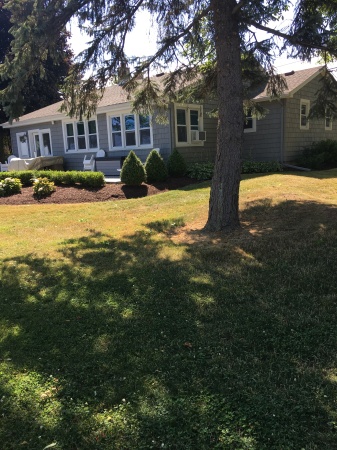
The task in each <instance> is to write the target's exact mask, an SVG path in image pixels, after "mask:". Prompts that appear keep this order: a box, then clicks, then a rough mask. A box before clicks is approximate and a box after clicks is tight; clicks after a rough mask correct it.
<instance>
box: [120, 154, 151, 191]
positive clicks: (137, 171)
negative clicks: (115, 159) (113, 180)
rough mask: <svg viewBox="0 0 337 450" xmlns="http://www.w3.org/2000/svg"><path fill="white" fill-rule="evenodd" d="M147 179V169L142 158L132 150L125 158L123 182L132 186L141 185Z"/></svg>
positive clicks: (122, 174) (122, 172)
mask: <svg viewBox="0 0 337 450" xmlns="http://www.w3.org/2000/svg"><path fill="white" fill-rule="evenodd" d="M144 181H146V171H145V167H144V166H143V164H142V162H141V160H140V159H139V158H138V156H137V155H136V154H135V152H134V151H133V150H131V151H130V152H129V154H128V156H127V157H126V158H125V161H124V163H123V167H122V170H121V182H122V183H124V184H128V185H130V186H139V185H140V184H142V183H143V182H144Z"/></svg>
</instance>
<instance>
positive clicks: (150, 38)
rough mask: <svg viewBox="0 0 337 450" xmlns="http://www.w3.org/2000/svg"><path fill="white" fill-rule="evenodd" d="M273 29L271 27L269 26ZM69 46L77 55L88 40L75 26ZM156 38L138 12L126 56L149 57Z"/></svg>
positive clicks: (289, 62)
mask: <svg viewBox="0 0 337 450" xmlns="http://www.w3.org/2000/svg"><path fill="white" fill-rule="evenodd" d="M291 14H292V11H289V12H288V13H287V14H286V15H285V16H284V20H283V21H282V22H281V23H278V24H277V28H278V29H280V28H281V27H282V28H285V27H286V26H287V25H288V24H289V21H290V17H291ZM271 27H273V25H271ZM70 31H71V33H72V38H71V46H72V48H73V50H74V52H75V54H78V53H79V52H80V51H82V50H83V49H84V48H85V47H86V42H87V41H88V40H89V38H88V37H87V36H85V35H83V34H81V32H80V31H79V29H78V27H77V26H76V25H74V24H73V25H72V27H71V30H70ZM257 35H258V38H259V39H263V37H264V36H265V34H264V33H263V32H260V31H258V32H257ZM156 38H157V30H156V26H155V24H153V23H152V22H151V15H150V14H149V13H148V12H147V11H140V12H139V13H138V16H137V20H136V26H135V28H134V29H133V31H132V32H131V33H130V34H129V35H128V36H127V39H126V46H125V50H126V54H127V55H128V56H130V57H131V56H140V57H141V56H150V55H152V54H154V53H155V51H156ZM317 64H318V61H317V60H313V61H311V62H302V61H299V60H294V59H290V58H287V57H285V56H282V57H279V58H277V59H276V60H275V67H276V68H277V70H278V72H279V73H285V72H289V71H291V70H301V69H307V68H308V67H312V66H313V65H317Z"/></svg>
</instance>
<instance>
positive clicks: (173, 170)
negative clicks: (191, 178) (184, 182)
mask: <svg viewBox="0 0 337 450" xmlns="http://www.w3.org/2000/svg"><path fill="white" fill-rule="evenodd" d="M167 169H168V173H169V175H170V176H171V177H183V176H184V175H186V172H187V165H186V162H185V159H184V158H183V156H182V155H181V154H180V153H179V152H178V150H177V149H176V148H175V149H174V150H173V152H172V153H171V155H170V157H169V159H168V162H167Z"/></svg>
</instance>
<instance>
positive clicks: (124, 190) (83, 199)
mask: <svg viewBox="0 0 337 450" xmlns="http://www.w3.org/2000/svg"><path fill="white" fill-rule="evenodd" d="M196 182H197V181H196V180H193V179H191V178H187V177H183V178H170V179H169V180H167V181H165V182H160V183H155V184H153V185H151V184H142V185H141V186H126V185H123V184H120V183H108V184H106V185H105V186H104V187H103V188H101V189H83V188H81V187H70V186H55V192H53V193H52V194H51V195H50V196H49V197H46V198H43V199H40V200H38V199H37V198H35V197H34V196H33V188H32V187H24V188H22V192H21V194H15V195H11V196H10V197H0V205H29V204H35V203H56V204H57V203H59V204H62V203H90V202H105V201H110V200H125V199H128V198H140V197H147V196H148V195H155V194H160V193H162V192H167V191H171V190H174V189H179V188H183V187H185V186H188V185H189V184H193V183H196Z"/></svg>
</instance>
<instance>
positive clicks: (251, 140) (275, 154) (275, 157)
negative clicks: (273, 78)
mask: <svg viewBox="0 0 337 450" xmlns="http://www.w3.org/2000/svg"><path fill="white" fill-rule="evenodd" d="M263 107H264V108H265V109H266V110H268V111H267V114H266V115H265V117H263V118H262V119H259V120H256V131H255V132H254V131H253V132H248V133H247V132H246V133H244V138H243V150H242V158H243V159H248V160H253V161H281V159H282V128H283V127H282V103H281V101H276V100H275V101H271V102H264V103H263Z"/></svg>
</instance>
